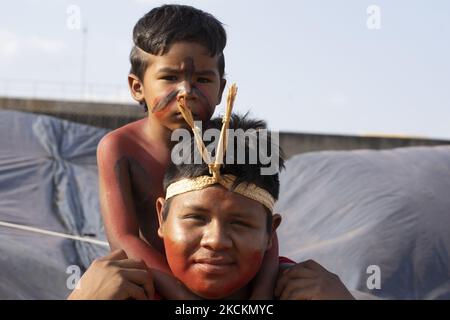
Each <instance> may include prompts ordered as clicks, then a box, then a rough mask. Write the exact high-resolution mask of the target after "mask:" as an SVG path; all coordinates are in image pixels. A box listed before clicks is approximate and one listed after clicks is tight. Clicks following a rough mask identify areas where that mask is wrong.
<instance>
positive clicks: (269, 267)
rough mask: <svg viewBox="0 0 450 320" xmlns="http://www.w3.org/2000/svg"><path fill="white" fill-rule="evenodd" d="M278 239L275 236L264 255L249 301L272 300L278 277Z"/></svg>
mask: <svg viewBox="0 0 450 320" xmlns="http://www.w3.org/2000/svg"><path fill="white" fill-rule="evenodd" d="M278 270H279V263H278V238H277V235H276V234H275V236H274V240H273V244H272V247H271V248H270V249H269V250H268V251H267V252H266V254H265V255H264V259H263V262H262V265H261V269H260V270H259V272H258V274H257V275H256V277H255V279H254V280H253V287H252V293H251V296H250V300H272V299H273V290H274V287H275V283H276V281H277V277H278Z"/></svg>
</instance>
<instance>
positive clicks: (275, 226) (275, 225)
mask: <svg viewBox="0 0 450 320" xmlns="http://www.w3.org/2000/svg"><path fill="white" fill-rule="evenodd" d="M280 223H281V216H280V215H279V214H278V213H275V214H274V215H273V216H272V230H271V232H270V237H269V244H268V246H267V250H269V249H270V248H271V247H272V243H273V238H274V237H275V231H276V230H277V229H278V226H279V225H280Z"/></svg>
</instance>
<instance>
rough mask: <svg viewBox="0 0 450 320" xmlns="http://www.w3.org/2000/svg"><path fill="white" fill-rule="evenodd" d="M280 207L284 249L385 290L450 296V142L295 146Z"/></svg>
mask: <svg viewBox="0 0 450 320" xmlns="http://www.w3.org/2000/svg"><path fill="white" fill-rule="evenodd" d="M276 209H277V210H278V211H279V212H280V213H281V214H282V216H283V221H282V223H281V225H280V228H279V229H278V230H279V232H278V234H279V238H280V240H279V241H280V246H281V249H280V250H281V254H283V255H286V256H288V257H290V258H293V259H294V260H296V261H297V262H299V261H303V260H307V259H313V260H316V261H317V262H319V263H320V264H322V265H323V266H325V267H326V268H327V269H329V270H330V271H332V272H334V273H336V274H338V275H339V276H340V278H341V280H342V281H343V282H344V283H345V284H346V285H347V287H348V288H351V289H356V290H358V291H360V292H365V293H368V294H371V295H375V296H378V297H381V298H387V299H450V261H449V252H450V147H449V146H439V147H409V148H399V149H391V150H383V151H371V150H361V151H323V152H314V153H309V154H301V155H297V156H295V157H293V158H291V159H290V160H289V161H288V162H287V166H286V170H285V171H284V172H283V173H282V175H281V190H280V201H279V202H278V204H277V206H276ZM378 276H379V283H377V280H376V278H374V277H378Z"/></svg>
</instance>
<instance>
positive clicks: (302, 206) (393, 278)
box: [0, 111, 450, 299]
mask: <svg viewBox="0 0 450 320" xmlns="http://www.w3.org/2000/svg"><path fill="white" fill-rule="evenodd" d="M106 133H107V130H105V129H100V128H95V127H90V126H85V125H81V124H77V123H72V122H68V121H65V120H59V119H56V118H52V117H48V116H38V115H33V114H26V113H20V112H12V111H0V222H4V223H13V224H17V225H20V226H28V227H33V228H37V229H39V230H48V231H53V232H58V233H62V234H68V235H75V236H80V237H83V238H84V239H86V238H88V239H97V240H100V241H105V236H104V230H103V226H102V221H101V217H100V211H99V203H98V178H97V167H96V156H95V155H96V147H97V144H98V142H99V140H100V139H101V137H102V136H103V135H104V134H106ZM449 194H450V147H421V148H403V149H394V150H388V151H345V152H315V153H308V154H302V155H298V156H295V157H293V158H291V159H290V160H289V161H288V162H287V168H286V170H285V171H284V172H283V173H282V175H281V192H280V200H279V202H278V204H277V205H276V207H277V210H278V211H279V212H280V213H281V214H282V216H283V222H282V224H281V226H280V228H279V231H278V236H279V241H280V247H281V254H282V255H284V256H287V257H290V258H292V259H294V260H296V261H302V260H306V259H314V260H316V261H318V262H319V263H321V264H323V265H324V266H325V267H326V268H327V269H329V270H330V271H332V272H334V273H337V274H338V275H339V276H340V277H341V279H342V280H343V282H344V283H345V284H346V285H347V286H348V287H349V288H350V289H353V290H357V291H358V292H362V293H364V292H366V293H368V294H371V295H374V296H378V297H381V298H400V299H409V298H412V299H428V298H429V299H433V298H450V271H449V270H450V268H449V251H450V232H449V231H450V230H449V229H450V197H449ZM107 251H108V248H107V247H104V246H101V245H98V244H94V243H90V242H85V241H77V240H71V239H66V238H61V237H59V236H54V235H49V234H42V233H37V232H34V231H29V230H23V229H17V228H10V227H5V226H2V225H0V298H2V299H64V298H65V297H66V296H67V295H68V294H69V291H70V290H69V289H68V285H67V284H68V278H69V274H68V273H67V268H68V267H69V266H72V265H75V266H79V267H80V268H81V270H83V269H84V268H86V267H87V266H88V265H89V264H90V263H91V261H92V260H93V259H95V258H97V257H100V256H102V255H104V254H106V253H107ZM369 266H376V267H378V268H379V271H380V275H381V281H380V289H369V288H368V286H367V282H368V278H369V276H370V275H371V274H370V273H368V272H367V271H368V267H369ZM369 270H372V269H369Z"/></svg>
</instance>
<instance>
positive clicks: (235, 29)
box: [0, 0, 450, 139]
mask: <svg viewBox="0 0 450 320" xmlns="http://www.w3.org/2000/svg"><path fill="white" fill-rule="evenodd" d="M163 3H167V2H166V1H153V0H128V1H117V0H116V1H111V0H110V1H107V0H98V1H95V0H94V1H92V0H91V1H87V0H86V1H82V0H79V1H77V0H71V1H65V0H16V1H2V2H1V4H0V95H4V94H6V95H18V94H20V95H28V96H39V95H42V94H45V95H46V96H50V97H63V98H64V97H67V96H70V97H73V96H75V97H76V96H77V94H78V95H79V96H80V98H81V92H80V93H77V91H74V90H73V87H71V85H70V83H80V82H81V79H82V72H81V70H82V68H81V66H82V58H81V56H82V50H81V48H82V38H83V36H82V31H81V30H77V29H75V30H71V29H70V28H68V26H67V22H68V19H69V18H70V14H69V13H68V12H67V10H68V8H69V7H70V6H71V5H75V6H77V8H79V9H80V17H81V26H82V28H83V27H87V29H88V33H87V36H86V39H87V42H86V43H87V45H86V48H87V50H86V51H87V55H86V57H87V59H86V69H85V70H86V74H85V78H84V79H86V81H87V82H88V83H89V84H93V85H90V86H91V87H92V88H94V89H95V90H94V91H95V92H96V93H99V92H100V93H101V95H102V97H105V99H106V98H107V99H109V100H114V99H117V100H118V101H119V100H120V101H130V100H129V99H130V98H129V95H128V93H127V90H128V89H127V85H126V77H127V73H128V70H129V62H128V54H129V50H130V48H131V43H132V42H131V31H132V28H133V26H134V24H135V22H136V21H137V20H138V19H139V18H140V17H141V16H142V15H143V14H145V13H146V12H147V11H148V10H150V9H151V8H152V7H155V6H158V5H160V4H163ZM175 3H182V4H190V5H194V6H196V7H198V8H200V9H203V10H205V11H208V12H210V13H212V14H214V15H215V16H216V17H217V18H218V19H219V20H221V21H222V22H223V23H224V24H225V28H226V30H227V33H228V44H227V48H226V50H225V57H226V64H227V66H226V73H227V79H228V81H229V82H230V83H231V82H236V83H237V84H238V87H239V92H238V98H237V101H236V110H238V111H242V112H245V111H247V110H251V112H252V114H253V115H254V116H257V117H261V118H264V119H266V120H267V121H268V123H269V126H270V127H271V128H272V129H277V130H283V131H294V132H313V133H335V134H362V135H364V134H377V135H405V136H420V137H429V138H444V139H450V58H449V57H450V1H446V0H433V1H425V0H422V1H418V0H416V1H414V0H412V1H411V0H408V1H407V0H390V1H374V0H373V1H365V0H347V1H336V0H308V1H298V0H297V1H296V0H289V1H288V0H279V1H273V0H271V1H264V0H258V1H257V0H246V1H235V0H226V1H225V0H224V1H222V0H197V1H177V2H175ZM371 5H376V6H377V8H378V9H379V12H380V15H379V17H380V19H379V20H373V19H375V18H376V16H375V15H373V11H371V13H368V12H367V8H368V7H369V6H371ZM368 19H369V21H372V22H373V21H377V22H379V26H380V27H381V28H380V29H369V28H368V26H367V21H368ZM71 90H72V91H71ZM73 91H74V92H75V93H74V92H73ZM68 92H69V93H68ZM223 109H224V108H223V105H222V106H220V107H219V108H218V112H220V111H223Z"/></svg>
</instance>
